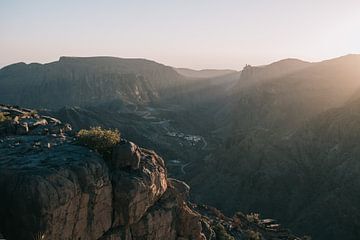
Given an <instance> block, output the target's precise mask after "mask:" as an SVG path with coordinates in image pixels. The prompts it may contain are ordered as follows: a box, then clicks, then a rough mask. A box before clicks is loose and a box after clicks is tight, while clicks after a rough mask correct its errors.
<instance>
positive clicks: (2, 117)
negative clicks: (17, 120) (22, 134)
mask: <svg viewBox="0 0 360 240" xmlns="http://www.w3.org/2000/svg"><path fill="white" fill-rule="evenodd" d="M10 120H11V118H10V117H8V116H6V115H5V113H3V112H0V123H2V122H6V121H10Z"/></svg>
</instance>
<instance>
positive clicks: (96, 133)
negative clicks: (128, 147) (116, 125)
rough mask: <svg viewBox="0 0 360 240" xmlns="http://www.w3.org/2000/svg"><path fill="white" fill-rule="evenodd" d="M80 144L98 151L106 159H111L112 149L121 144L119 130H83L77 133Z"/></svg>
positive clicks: (95, 128) (97, 128)
mask: <svg viewBox="0 0 360 240" xmlns="http://www.w3.org/2000/svg"><path fill="white" fill-rule="evenodd" d="M77 138H78V142H79V143H80V144H81V145H84V146H87V147H88V148H90V149H93V150H96V151H97V152H99V153H100V154H102V155H103V156H104V157H109V156H110V154H111V150H112V148H113V147H114V146H115V145H116V144H117V143H119V142H120V132H119V131H118V130H116V129H115V130H110V129H102V128H101V127H92V128H90V129H89V130H86V129H82V130H80V131H79V132H78V133H77Z"/></svg>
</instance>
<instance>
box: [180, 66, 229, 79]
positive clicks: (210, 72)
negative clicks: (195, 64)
mask: <svg viewBox="0 0 360 240" xmlns="http://www.w3.org/2000/svg"><path fill="white" fill-rule="evenodd" d="M174 70H175V71H176V72H177V73H179V74H180V75H182V76H184V77H187V78H215V77H221V76H225V75H228V74H233V73H236V71H235V70H229V69H202V70H193V69H189V68H174Z"/></svg>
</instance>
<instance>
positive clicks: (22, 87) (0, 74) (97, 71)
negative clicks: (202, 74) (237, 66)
mask: <svg viewBox="0 0 360 240" xmlns="http://www.w3.org/2000/svg"><path fill="white" fill-rule="evenodd" d="M182 81H183V77H182V76H180V75H179V74H178V73H177V72H175V71H174V70H173V68H171V67H168V66H165V65H162V64H158V63H156V62H153V61H149V60H145V59H122V58H114V57H61V58H60V59H59V61H56V62H52V63H48V64H36V63H33V64H25V63H17V64H13V65H10V66H7V67H4V68H2V69H1V70H0V101H2V102H5V103H11V104H19V105H24V106H29V107H46V108H60V107H63V106H84V105H93V104H98V103H102V102H106V101H111V100H117V99H118V100H121V101H123V102H124V103H136V104H145V103H148V102H151V101H155V100H157V99H158V98H159V97H161V96H163V97H165V96H167V95H168V94H169V93H171V92H176V89H177V88H178V87H179V85H180V84H181V82H182Z"/></svg>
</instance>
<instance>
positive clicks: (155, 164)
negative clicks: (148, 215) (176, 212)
mask: <svg viewBox="0 0 360 240" xmlns="http://www.w3.org/2000/svg"><path fill="white" fill-rule="evenodd" d="M121 145H125V146H126V148H127V146H132V147H131V148H130V149H132V150H133V151H132V152H131V154H129V153H128V152H127V151H126V152H125V157H124V163H125V164H128V167H129V168H126V167H124V168H119V169H117V170H114V171H113V172H112V183H113V195H114V196H113V197H114V210H115V219H114V220H115V222H114V224H115V225H126V224H132V223H135V222H137V221H138V220H139V219H140V218H141V217H142V216H143V215H144V214H145V212H146V211H147V209H149V208H150V207H151V206H152V205H154V204H155V202H156V201H158V200H159V198H160V197H161V196H162V194H163V193H164V192H165V190H166V188H167V178H166V169H165V166H164V161H163V160H162V159H161V158H160V157H159V156H158V155H157V154H156V153H155V152H152V151H149V150H145V149H140V148H139V147H138V146H136V145H135V144H133V143H128V142H125V143H120V146H116V147H115V149H116V150H117V153H119V151H118V150H119V149H120V148H121ZM113 156H116V160H117V161H118V162H119V161H121V159H122V158H121V155H119V154H116V155H113ZM139 160H141V161H139ZM131 161H133V162H135V164H132V163H131ZM124 163H119V165H125V164H124ZM131 165H133V166H134V165H139V167H138V168H137V169H133V166H132V167H131Z"/></svg>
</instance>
